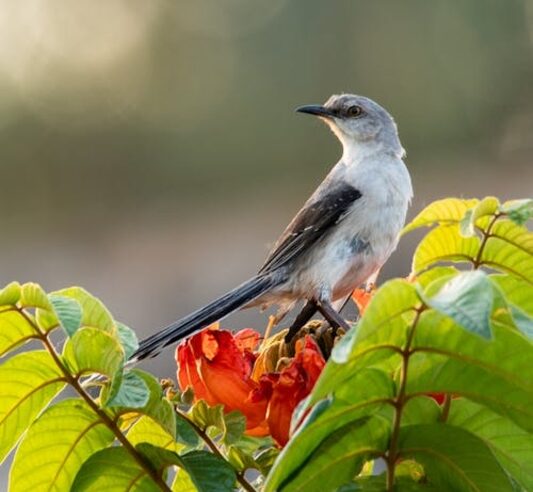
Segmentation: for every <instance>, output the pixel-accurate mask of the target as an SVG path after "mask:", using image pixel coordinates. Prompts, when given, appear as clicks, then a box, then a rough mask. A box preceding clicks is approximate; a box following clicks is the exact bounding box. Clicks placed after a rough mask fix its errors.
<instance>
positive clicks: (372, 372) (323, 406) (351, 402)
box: [269, 362, 395, 490]
mask: <svg viewBox="0 0 533 492" xmlns="http://www.w3.org/2000/svg"><path fill="white" fill-rule="evenodd" d="M328 364H330V362H328ZM321 391H323V392H326V393H327V394H328V395H329V397H328V399H327V400H324V401H322V402H318V404H317V405H315V407H313V409H312V410H311V411H310V413H309V414H308V415H307V417H306V418H305V420H304V421H303V422H302V424H301V425H300V427H299V428H298V429H297V431H296V433H295V434H294V435H293V436H292V438H291V440H290V441H289V443H288V444H287V445H286V446H285V448H284V449H283V450H282V452H281V455H280V457H279V459H278V460H277V462H276V465H275V466H274V468H273V469H272V471H271V473H270V476H269V484H270V486H271V487H272V490H274V489H276V487H278V486H279V485H280V484H281V483H283V482H285V481H286V480H287V479H288V477H290V476H292V475H293V474H294V473H296V471H297V470H299V469H300V468H301V467H303V466H304V465H305V463H307V460H309V459H310V456H316V454H317V451H316V450H317V448H318V447H319V446H320V444H321V443H322V442H323V441H325V440H327V439H328V436H329V435H331V434H332V433H335V432H336V431H338V430H339V429H341V428H343V429H344V428H348V427H349V425H350V423H352V422H360V421H361V419H364V418H366V417H367V416H371V415H375V414H376V413H377V412H378V411H379V410H380V409H381V408H382V407H383V406H384V405H385V404H386V402H387V401H388V400H389V399H391V398H392V397H393V396H394V391H395V388H394V385H393V382H392V381H391V378H390V376H389V375H388V374H387V373H386V372H384V371H380V370H378V369H374V368H372V369H370V368H367V369H360V370H356V371H354V372H353V373H352V375H351V378H349V379H346V380H345V381H343V380H339V381H338V382H337V384H335V380H334V379H332V380H331V383H330V385H328V387H323V388H322V389H321ZM315 396H316V395H315V394H314V392H313V394H312V397H313V400H314V399H315ZM391 408H392V407H391ZM317 410H318V411H317ZM295 419H296V420H297V419H298V416H295V417H293V420H295ZM305 470H306V472H305V473H308V471H307V467H305Z"/></svg>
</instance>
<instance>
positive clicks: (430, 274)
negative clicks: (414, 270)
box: [416, 266, 459, 292]
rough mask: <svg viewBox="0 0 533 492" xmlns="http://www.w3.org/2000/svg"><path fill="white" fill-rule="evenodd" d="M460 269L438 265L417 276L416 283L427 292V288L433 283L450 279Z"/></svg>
mask: <svg viewBox="0 0 533 492" xmlns="http://www.w3.org/2000/svg"><path fill="white" fill-rule="evenodd" d="M458 273H459V270H457V268H455V267H452V266H437V267H433V268H431V269H429V270H426V271H425V272H423V273H421V274H420V275H419V276H418V277H416V283H417V284H418V285H420V286H421V287H422V288H423V289H424V290H425V291H426V292H427V290H426V289H427V288H428V287H429V286H430V285H432V284H433V283H434V282H435V281H437V280H439V279H441V278H446V279H450V278H451V277H453V276H454V275H457V274H458Z"/></svg>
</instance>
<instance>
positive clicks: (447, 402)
mask: <svg viewBox="0 0 533 492" xmlns="http://www.w3.org/2000/svg"><path fill="white" fill-rule="evenodd" d="M451 406H452V395H450V394H449V393H446V395H445V396H444V403H443V405H442V413H441V414H440V419H439V420H440V421H441V422H446V421H447V420H448V415H450V407H451Z"/></svg>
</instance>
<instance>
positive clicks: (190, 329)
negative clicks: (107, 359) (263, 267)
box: [128, 275, 276, 365]
mask: <svg viewBox="0 0 533 492" xmlns="http://www.w3.org/2000/svg"><path fill="white" fill-rule="evenodd" d="M275 284H276V279H275V278H274V277H273V276H272V275H261V276H257V277H253V278H251V279H250V280H248V281H246V282H244V283H243V284H241V285H239V286H238V287H236V288H235V289H233V290H231V291H229V292H228V293H227V294H224V295H223V296H222V297H219V298H218V299H216V300H214V301H213V302H211V303H209V304H208V305H207V306H204V307H203V308H201V309H198V310H197V311H194V312H193V313H191V314H189V315H188V316H185V317H184V318H182V319H180V320H178V321H175V322H174V323H172V324H170V325H168V326H167V327H166V328H164V329H162V330H161V331H160V332H158V333H156V334H155V335H152V336H150V337H148V338H146V339H145V340H143V341H141V343H140V344H139V348H138V349H137V351H136V352H135V353H134V354H133V355H132V356H131V358H130V360H129V361H128V365H131V364H135V363H136V362H138V361H140V360H142V359H146V358H150V357H155V356H156V355H157V354H158V353H159V352H161V350H163V349H164V348H165V347H166V346H167V345H170V344H172V343H175V342H177V341H178V340H181V339H183V338H185V337H188V336H190V335H192V334H194V333H195V332H197V331H199V330H201V329H202V328H205V327H206V326H208V325H210V324H211V323H214V322H215V321H219V320H221V319H222V318H224V317H225V316H227V315H229V314H231V313H233V312H234V311H236V310H237V309H239V308H240V307H242V306H244V305H245V304H247V303H249V302H252V301H253V300H254V299H257V298H258V297H259V296H261V295H262V294H264V293H265V292H267V291H268V290H269V289H270V288H272V287H273V286H274V285H275Z"/></svg>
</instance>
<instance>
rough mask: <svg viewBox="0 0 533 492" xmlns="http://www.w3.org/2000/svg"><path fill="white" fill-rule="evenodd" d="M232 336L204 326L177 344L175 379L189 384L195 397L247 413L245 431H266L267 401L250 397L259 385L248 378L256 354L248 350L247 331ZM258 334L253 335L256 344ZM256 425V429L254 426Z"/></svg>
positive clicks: (227, 408) (182, 384)
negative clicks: (252, 399)
mask: <svg viewBox="0 0 533 492" xmlns="http://www.w3.org/2000/svg"><path fill="white" fill-rule="evenodd" d="M251 331H252V330H243V332H240V333H238V334H237V335H235V337H234V336H233V335H232V334H231V333H230V332H229V331H225V330H216V329H207V330H203V331H202V332H200V333H198V334H197V335H195V336H193V337H192V338H190V339H189V340H186V341H184V342H182V343H180V345H179V346H178V348H177V350H176V359H177V362H178V382H179V385H180V388H181V389H182V390H185V389H186V388H188V387H191V388H192V389H193V391H194V395H195V398H196V399H197V400H205V401H206V402H207V403H208V404H209V405H217V404H219V403H222V404H223V405H224V408H225V410H226V411H227V412H231V411H233V410H239V411H240V412H242V413H243V414H244V415H245V416H246V423H247V426H246V428H247V430H248V431H250V432H251V433H253V434H257V433H261V432H263V435H264V434H265V433H266V425H265V424H264V420H265V412H266V401H254V402H252V401H251V400H250V394H251V392H252V391H253V390H255V389H256V388H257V386H258V384H257V383H256V382H255V381H253V380H252V379H251V377H250V376H251V373H252V368H253V362H254V360H255V355H254V354H253V353H252V352H251V351H250V349H249V347H250V346H251V343H250V339H249V336H250V332H251ZM258 339H259V334H257V337H255V343H257V340H258ZM257 427H259V429H256V428H257Z"/></svg>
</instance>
